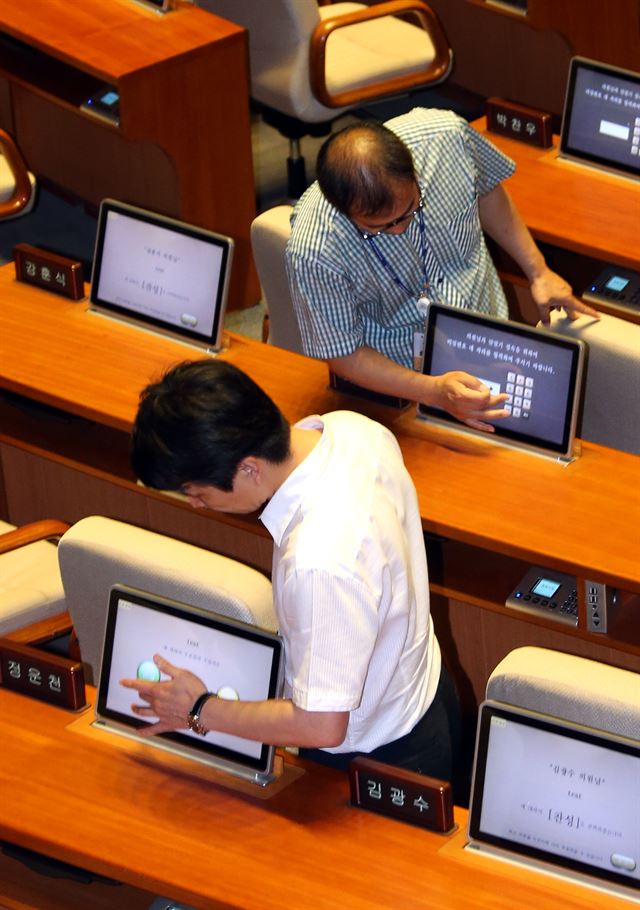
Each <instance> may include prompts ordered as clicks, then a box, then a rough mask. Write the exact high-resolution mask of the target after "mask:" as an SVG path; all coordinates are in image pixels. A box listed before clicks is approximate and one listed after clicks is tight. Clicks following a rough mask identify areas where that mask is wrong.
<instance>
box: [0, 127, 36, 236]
mask: <svg viewBox="0 0 640 910" xmlns="http://www.w3.org/2000/svg"><path fill="white" fill-rule="evenodd" d="M0 152H1V153H2V154H3V155H4V157H5V159H6V161H7V164H8V165H9V170H10V171H11V173H12V174H13V179H14V180H15V184H16V186H15V189H14V191H13V193H12V194H11V196H10V197H9V198H8V199H7V200H5V202H1V203H0V218H6V217H8V216H9V215H17V214H18V212H21V211H22V209H23V208H25V206H26V205H27V203H28V202H29V200H30V199H31V193H32V188H31V181H30V180H29V171H28V169H27V165H26V164H25V162H24V159H23V157H22V155H21V154H20V152H19V151H18V147H17V146H16V144H15V142H14V141H13V139H12V138H11V136H10V135H9V134H8V133H5V131H4V130H0Z"/></svg>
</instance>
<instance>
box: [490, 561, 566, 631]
mask: <svg viewBox="0 0 640 910" xmlns="http://www.w3.org/2000/svg"><path fill="white" fill-rule="evenodd" d="M505 603H506V606H507V607H513V608H514V609H516V610H524V611H525V612H527V613H534V614H537V615H538V616H540V615H544V616H545V617H546V618H548V619H555V620H557V621H558V622H563V623H567V624H568V625H571V626H577V625H578V593H577V590H576V579H575V578H574V577H573V576H572V575H564V574H563V573H562V572H554V571H552V570H550V569H541V568H539V567H538V566H532V567H531V568H530V569H529V571H528V572H527V573H526V575H525V576H524V578H523V579H522V581H521V582H520V584H519V585H517V587H516V588H514V590H513V591H512V592H511V594H509V596H508V597H507V599H506V601H505Z"/></svg>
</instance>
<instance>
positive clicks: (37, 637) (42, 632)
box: [0, 610, 80, 907]
mask: <svg viewBox="0 0 640 910" xmlns="http://www.w3.org/2000/svg"><path fill="white" fill-rule="evenodd" d="M67 632H70V633H71V641H70V645H69V655H70V656H71V657H73V658H74V660H80V657H79V653H80V651H79V647H78V639H77V636H76V633H75V629H74V628H73V623H72V622H71V616H70V615H69V613H68V611H67V610H63V611H62V612H61V613H56V614H55V615H54V616H48V617H47V618H46V619H37V620H36V621H35V622H32V623H30V624H29V625H28V626H21V627H20V628H19V629H14V630H13V631H12V632H7V634H6V635H5V636H3V637H4V638H6V639H7V641H16V642H19V643H20V644H23V645H33V646H37V645H41V644H43V643H44V642H47V641H51V639H52V638H57V637H58V636H60V635H65V634H66V633H67ZM1 906H2V905H1V904H0V907H1Z"/></svg>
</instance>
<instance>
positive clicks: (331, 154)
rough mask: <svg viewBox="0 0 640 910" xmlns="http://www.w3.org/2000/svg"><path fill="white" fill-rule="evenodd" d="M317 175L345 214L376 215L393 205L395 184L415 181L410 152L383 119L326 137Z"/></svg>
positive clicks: (331, 201)
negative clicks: (383, 122) (384, 124)
mask: <svg viewBox="0 0 640 910" xmlns="http://www.w3.org/2000/svg"><path fill="white" fill-rule="evenodd" d="M316 176H317V179H318V183H319V185H320V189H321V190H322V192H323V194H324V196H325V197H326V198H327V199H328V200H329V202H330V203H331V204H332V205H334V206H335V207H336V208H337V209H339V211H341V212H343V213H344V214H345V215H353V214H355V213H358V214H361V215H373V214H376V213H378V212H386V211H389V209H390V208H392V206H393V204H394V200H395V194H394V184H396V185H397V182H398V181H407V182H408V183H414V182H415V173H414V169H413V160H412V158H411V152H410V151H409V149H408V148H407V146H406V145H405V144H404V142H402V140H401V139H399V138H398V136H396V134H395V133H394V132H392V131H391V130H390V129H388V128H387V127H386V126H383V125H382V124H381V123H377V122H375V121H373V122H363V123H356V124H353V125H352V126H347V127H345V128H344V129H342V130H340V131H339V132H337V133H334V134H333V135H332V136H329V138H328V139H327V140H326V142H325V143H324V145H323V146H322V148H321V149H320V152H319V154H318V163H317V167H316Z"/></svg>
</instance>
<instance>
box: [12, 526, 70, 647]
mask: <svg viewBox="0 0 640 910" xmlns="http://www.w3.org/2000/svg"><path fill="white" fill-rule="evenodd" d="M14 529H15V526H14V525H12V524H7V523H6V522H4V521H0V534H3V533H5V532H7V531H13V530H14ZM64 609H65V600H64V590H63V588H62V580H61V578H60V570H59V568H58V554H57V548H56V546H55V544H53V543H49V541H47V540H40V541H37V542H36V543H30V544H27V545H26V546H24V547H18V548H17V549H15V550H10V551H9V552H8V553H2V554H1V555H0V635H7V634H8V633H9V632H13V631H14V630H15V629H19V628H21V627H22V626H27V625H30V624H31V623H33V622H38V621H39V620H41V619H47V618H48V617H49V616H55V614H56V613H61V612H62V611H63V610H64Z"/></svg>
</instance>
